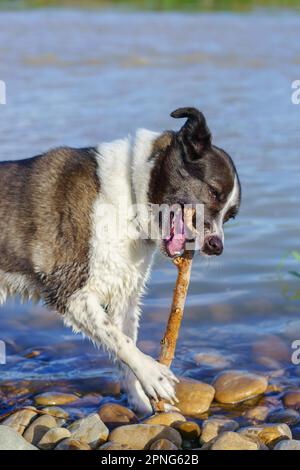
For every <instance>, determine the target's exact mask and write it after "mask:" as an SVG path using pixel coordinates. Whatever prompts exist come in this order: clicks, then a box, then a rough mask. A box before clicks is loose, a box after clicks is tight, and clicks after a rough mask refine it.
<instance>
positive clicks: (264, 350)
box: [252, 335, 291, 362]
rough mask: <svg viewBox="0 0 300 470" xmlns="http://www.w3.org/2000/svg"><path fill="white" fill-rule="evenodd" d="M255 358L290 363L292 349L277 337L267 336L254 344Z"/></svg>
mask: <svg viewBox="0 0 300 470" xmlns="http://www.w3.org/2000/svg"><path fill="white" fill-rule="evenodd" d="M252 348H253V354H254V357H255V358H257V359H259V358H260V357H267V358H269V359H274V360H275V361H279V362H287V361H290V356H291V353H290V349H289V348H288V346H287V344H286V343H285V342H284V341H283V340H282V339H281V338H279V336H275V335H265V336H263V337H262V338H260V339H259V340H258V341H256V342H255V343H254V344H253V347H252Z"/></svg>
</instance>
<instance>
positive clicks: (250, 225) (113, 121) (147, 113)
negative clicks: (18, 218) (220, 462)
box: [0, 10, 300, 415]
mask: <svg viewBox="0 0 300 470" xmlns="http://www.w3.org/2000/svg"><path fill="white" fill-rule="evenodd" d="M299 26H300V17H299V15H298V14H297V13H295V12H288V11H286V12H276V11H273V12H272V13H271V12H254V13H250V14H234V13H231V14H222V13H212V14H200V13H193V14H180V13H146V12H142V13H123V14H121V13H118V12H107V11H106V12H102V11H92V12H85V11H76V10H75V11H74V10H73V11H56V10H41V11H27V12H21V11H20V12H15V13H1V14H0V79H1V80H5V82H6V84H7V105H6V106H0V113H1V119H0V135H1V146H0V159H2V160H4V159H17V158H23V157H28V156H32V155H34V154H37V153H39V152H42V151H44V150H47V149H48V148H49V147H53V146H56V145H61V144H66V145H73V146H85V145H92V144H96V143H97V142H99V141H102V140H109V139H114V138H117V137H122V136H124V135H126V134H127V133H128V132H132V131H134V129H136V128H137V127H140V126H143V127H147V128H150V129H154V130H159V129H165V128H175V127H176V126H177V125H178V123H177V122H175V121H172V120H171V118H169V117H168V115H169V113H170V111H172V110H173V109H175V108H176V107H179V106H186V105H196V106H198V107H199V108H201V109H202V110H203V111H204V112H205V114H206V115H207V119H208V123H209V125H210V127H211V129H212V131H213V135H214V137H215V142H216V143H217V144H218V145H220V146H222V147H224V148H225V149H226V150H227V151H228V152H229V153H230V154H231V155H232V156H233V158H234V160H235V162H236V164H237V167H238V170H239V173H240V177H241V181H242V186H243V205H242V210H241V214H240V216H239V217H238V218H237V219H236V221H234V223H231V224H229V225H228V227H227V228H226V250H225V253H224V255H223V256H222V257H221V258H220V259H218V260H212V261H211V262H209V263H208V262H207V261H204V260H203V259H200V257H199V258H196V259H195V263H194V268H193V276H192V283H191V288H190V292H189V297H188V303H187V309H186V314H185V320H184V323H183V326H182V330H181V335H180V340H179V344H178V351H177V355H176V360H175V362H174V368H175V371H176V373H178V374H180V375H186V376H190V377H193V378H198V379H203V380H207V381H209V382H210V381H211V380H212V378H213V377H214V376H215V375H216V373H217V371H218V369H217V368H215V367H212V366H209V365H206V366H205V365H203V364H202V365H201V366H200V365H199V364H197V361H196V360H195V354H197V353H200V352H203V351H214V352H217V353H218V354H220V355H222V357H223V358H224V359H225V360H226V366H224V367H226V368H237V369H243V368H245V369H247V370H250V371H260V372H262V373H265V374H267V375H269V376H270V377H271V382H272V381H273V382H274V383H275V384H276V387H275V388H276V389H277V390H278V391H276V392H270V394H271V395H274V396H280V393H281V392H282V390H285V389H286V388H288V387H295V386H296V385H297V384H298V382H299V374H300V366H295V365H293V364H292V362H291V359H290V356H291V353H292V349H291V343H292V340H293V339H300V318H299V315H298V313H299V301H298V302H297V301H292V300H289V299H288V298H287V292H288V293H293V292H294V291H295V290H296V289H297V288H299V279H298V280H297V279H296V278H294V277H292V276H291V275H290V274H289V271H291V270H295V269H297V263H296V261H293V259H292V256H291V255H290V253H291V251H292V250H295V249H297V248H299V244H300V243H299V228H300V221H299V178H300V165H299V131H300V119H299V117H300V105H299V106H296V105H293V104H292V102H291V92H292V91H291V82H292V81H293V80H296V79H299V78H300V77H299V64H300V51H299ZM175 277H176V273H175V269H174V267H173V266H172V265H171V264H170V262H168V261H166V260H163V259H160V258H158V259H157V262H156V265H155V269H154V272H153V275H152V278H151V282H150V284H149V289H148V293H147V295H146V296H145V299H144V304H145V307H144V315H143V320H142V328H141V332H140V345H141V347H142V349H143V350H144V351H146V352H149V353H151V354H157V353H158V350H159V340H160V338H161V336H162V334H163V330H164V326H165V323H166V320H167V316H168V309H169V305H170V302H171V297H172V289H173V286H174V282H175ZM274 336H275V339H274ZM278 338H279V339H278ZM0 339H2V340H4V341H5V342H6V344H7V353H8V357H7V364H6V365H5V366H4V365H0V374H1V375H0V379H1V382H2V387H1V394H2V396H1V395H0V398H2V405H1V411H0V413H5V412H6V411H8V410H9V409H10V408H11V407H14V406H15V405H16V404H18V403H24V402H25V403H30V402H31V400H32V397H33V395H34V394H35V393H36V392H37V391H45V390H69V391H75V392H77V393H78V394H80V395H85V394H88V393H96V394H99V393H101V394H104V395H108V396H109V397H111V396H112V394H114V393H117V392H118V386H117V383H116V370H115V368H114V366H113V365H112V364H111V363H110V362H109V361H108V359H107V358H106V356H105V355H103V354H102V353H101V352H98V351H96V350H95V349H94V348H93V346H92V345H91V344H89V343H88V342H87V341H84V340H83V339H82V338H81V337H79V336H77V337H76V336H74V335H73V334H72V333H71V332H70V331H69V330H67V329H65V328H63V327H62V325H61V323H60V321H59V319H58V318H57V316H56V315H55V314H54V313H49V312H48V311H47V310H46V309H44V308H43V307H41V306H39V305H38V306H32V305H30V304H29V305H24V306H21V305H19V304H18V303H10V304H8V305H6V306H4V307H2V308H1V311H0ZM257 342H258V344H257ZM262 344H263V346H262ZM268 345H269V346H268ZM32 351H37V353H36V354H32ZM32 356H33V357H32ZM261 357H268V358H269V361H267V360H262V359H261ZM270 359H273V361H270ZM278 370H281V371H282V372H281V373H282V375H281V376H279V377H273V378H272V376H274V375H278V374H279V372H277V373H274V371H278ZM115 397H116V398H118V395H115ZM95 400H96V401H95ZM97 403H98V402H97V397H96V398H95V399H92V398H91V397H88V398H87V399H86V401H85V403H83V402H82V406H81V409H80V410H78V409H75V408H74V409H73V410H72V413H74V415H76V414H80V412H82V410H84V408H85V407H91V408H93V406H97Z"/></svg>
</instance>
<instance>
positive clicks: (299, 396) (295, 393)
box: [283, 390, 300, 410]
mask: <svg viewBox="0 0 300 470" xmlns="http://www.w3.org/2000/svg"><path fill="white" fill-rule="evenodd" d="M283 404H284V406H286V407H287V408H295V409H296V410H298V409H299V410H300V390H291V391H290V392H286V393H285V394H284V396H283Z"/></svg>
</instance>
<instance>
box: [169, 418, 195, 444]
mask: <svg viewBox="0 0 300 470" xmlns="http://www.w3.org/2000/svg"><path fill="white" fill-rule="evenodd" d="M172 427H173V428H174V429H176V430H177V431H178V432H179V433H180V435H181V437H182V439H184V440H186V441H193V440H195V439H198V437H199V436H200V434H201V428H200V426H199V424H197V423H195V422H194V421H185V422H178V421H177V422H175V423H173V424H172Z"/></svg>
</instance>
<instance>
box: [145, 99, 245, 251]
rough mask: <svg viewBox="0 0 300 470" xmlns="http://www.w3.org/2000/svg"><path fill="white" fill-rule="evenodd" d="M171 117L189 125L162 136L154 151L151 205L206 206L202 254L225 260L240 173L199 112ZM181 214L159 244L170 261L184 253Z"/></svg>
mask: <svg viewBox="0 0 300 470" xmlns="http://www.w3.org/2000/svg"><path fill="white" fill-rule="evenodd" d="M171 116H172V117H174V118H187V121H186V122H185V124H184V125H183V127H182V128H181V129H180V130H179V131H178V132H166V133H164V134H163V135H162V136H161V137H160V138H158V140H157V142H156V144H155V146H154V151H153V155H152V157H153V158H154V159H155V163H154V167H153V170H152V174H151V179H150V186H149V201H150V203H152V204H156V205H168V206H171V207H175V206H177V207H183V206H186V205H189V206H192V207H196V205H199V204H200V205H202V207H203V208H204V214H203V217H204V234H203V237H202V242H201V247H200V252H201V253H202V254H205V255H221V253H222V252H223V247H224V231H223V225H224V223H226V222H227V221H228V220H229V219H232V218H234V217H235V216H236V215H237V213H238V210H239V207H240V200H241V186H240V182H239V177H238V174H237V171H236V168H235V166H234V163H233V161H232V159H231V157H230V156H229V155H228V154H227V153H226V152H225V151H224V150H222V149H220V148H218V147H216V146H215V145H213V144H212V137H211V133H210V131H209V129H208V127H207V124H206V120H205V117H204V116H203V114H202V113H201V112H200V111H199V110H197V109H195V108H179V109H177V110H176V111H174V112H173V113H172V114H171ZM183 213H184V212H183V211H177V212H173V213H172V216H171V231H170V234H169V236H168V237H164V238H163V240H161V241H160V245H161V249H162V251H163V253H165V254H167V255H168V256H170V257H174V256H176V255H178V254H180V253H181V252H182V251H183V250H184V247H185V242H186V236H185V231H184V220H183ZM175 227H176V232H177V236H174V233H175ZM178 231H179V236H178Z"/></svg>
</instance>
